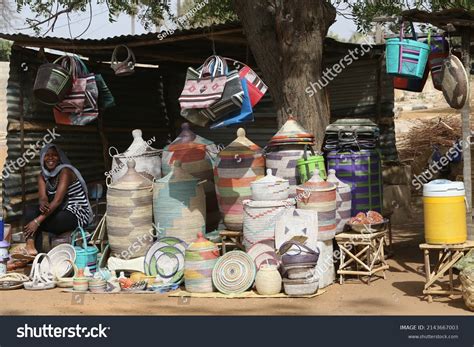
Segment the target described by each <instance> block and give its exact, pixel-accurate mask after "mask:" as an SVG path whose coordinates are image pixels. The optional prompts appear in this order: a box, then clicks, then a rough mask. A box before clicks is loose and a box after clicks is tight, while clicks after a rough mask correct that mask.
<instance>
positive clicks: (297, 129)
mask: <svg viewBox="0 0 474 347" xmlns="http://www.w3.org/2000/svg"><path fill="white" fill-rule="evenodd" d="M285 139H286V140H287V142H292V141H296V140H298V141H299V140H300V139H302V140H303V141H302V142H305V141H308V140H313V139H314V135H313V134H310V133H309V132H308V131H307V130H306V129H304V128H303V127H302V126H301V124H299V123H298V122H297V121H296V120H295V119H294V118H293V117H291V116H290V117H289V118H288V120H287V121H286V123H285V124H283V126H282V127H281V128H280V130H278V132H277V133H276V134H275V135H274V136H273V137H272V138H271V139H270V143H274V142H282V140H285Z"/></svg>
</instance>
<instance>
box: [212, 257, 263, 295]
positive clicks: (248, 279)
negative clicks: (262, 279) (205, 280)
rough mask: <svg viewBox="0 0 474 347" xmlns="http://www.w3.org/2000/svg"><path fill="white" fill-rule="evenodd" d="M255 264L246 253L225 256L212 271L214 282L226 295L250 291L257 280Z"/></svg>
mask: <svg viewBox="0 0 474 347" xmlns="http://www.w3.org/2000/svg"><path fill="white" fill-rule="evenodd" d="M255 273H256V268H255V263H254V261H253V259H252V258H251V257H250V256H249V255H248V254H247V253H245V252H242V251H231V252H228V253H226V254H224V255H223V256H222V257H220V258H219V260H218V261H217V263H216V266H215V267H214V269H213V270H212V282H213V283H214V286H215V287H216V288H217V290H218V291H219V292H221V293H224V294H239V293H243V292H245V291H246V290H248V289H249V288H250V287H251V286H252V285H253V282H254V280H255Z"/></svg>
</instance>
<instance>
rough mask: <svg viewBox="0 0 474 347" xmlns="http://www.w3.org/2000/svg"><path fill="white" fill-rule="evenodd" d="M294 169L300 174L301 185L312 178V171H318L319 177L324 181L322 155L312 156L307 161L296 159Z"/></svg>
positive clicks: (324, 171) (324, 168)
mask: <svg viewBox="0 0 474 347" xmlns="http://www.w3.org/2000/svg"><path fill="white" fill-rule="evenodd" d="M296 168H297V169H298V172H299V174H300V180H301V183H305V182H306V181H307V180H309V179H310V178H311V176H313V173H314V170H315V169H318V170H319V176H320V177H321V178H322V179H326V177H327V175H326V166H325V164H324V157H323V156H322V155H313V156H310V157H308V158H307V159H298V160H297V161H296Z"/></svg>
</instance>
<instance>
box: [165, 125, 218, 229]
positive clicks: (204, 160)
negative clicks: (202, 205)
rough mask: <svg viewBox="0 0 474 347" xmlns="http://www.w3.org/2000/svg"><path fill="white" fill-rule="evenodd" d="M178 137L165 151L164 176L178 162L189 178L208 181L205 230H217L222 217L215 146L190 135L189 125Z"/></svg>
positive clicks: (205, 185) (201, 138)
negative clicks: (217, 191)
mask: <svg viewBox="0 0 474 347" xmlns="http://www.w3.org/2000/svg"><path fill="white" fill-rule="evenodd" d="M181 129H182V130H181V133H180V134H179V135H178V137H177V138H176V139H175V140H174V141H173V142H171V143H170V144H169V145H168V146H166V147H165V148H164V149H163V160H162V171H163V175H167V174H169V173H170V171H171V169H172V166H173V163H174V162H175V161H180V162H181V167H182V169H183V170H184V171H186V172H187V173H188V174H190V175H192V176H194V177H196V178H198V179H199V180H206V182H205V183H204V184H203V187H204V192H205V193H206V229H207V231H208V232H211V231H213V230H216V229H217V227H218V225H219V220H220V213H219V209H218V206H217V198H216V188H215V184H214V174H213V171H212V167H213V165H214V161H215V159H216V156H217V152H218V150H217V147H216V145H215V144H214V143H213V142H211V141H209V140H206V139H205V138H203V137H201V136H199V135H196V134H195V133H194V132H192V131H191V129H190V127H189V123H183V124H182V126H181Z"/></svg>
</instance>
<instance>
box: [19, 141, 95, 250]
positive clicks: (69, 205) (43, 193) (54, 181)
mask: <svg viewBox="0 0 474 347" xmlns="http://www.w3.org/2000/svg"><path fill="white" fill-rule="evenodd" d="M40 163H41V173H40V174H39V175H38V194H39V206H38V205H33V206H27V208H26V210H25V214H24V222H25V224H24V225H25V227H24V234H25V238H26V248H25V249H23V250H22V253H23V255H25V256H34V255H36V254H38V251H41V246H42V242H43V241H42V233H41V232H42V231H46V232H49V233H53V234H56V235H59V234H62V233H64V232H66V231H73V230H74V229H76V228H77V227H78V226H81V227H85V226H87V225H88V224H89V223H91V221H92V218H93V213H92V208H91V205H90V202H89V199H88V195H87V186H86V183H85V182H84V179H83V178H82V176H81V174H80V172H79V171H78V170H77V169H76V168H75V167H74V166H72V165H71V162H70V161H69V159H68V158H67V156H66V154H65V153H64V152H63V151H62V150H61V149H60V148H59V147H57V146H56V145H54V144H48V145H46V146H45V147H43V149H42V150H41V152H40Z"/></svg>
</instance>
